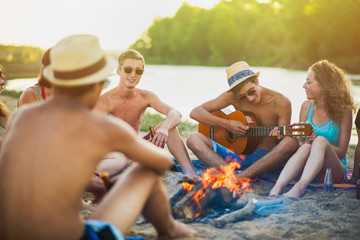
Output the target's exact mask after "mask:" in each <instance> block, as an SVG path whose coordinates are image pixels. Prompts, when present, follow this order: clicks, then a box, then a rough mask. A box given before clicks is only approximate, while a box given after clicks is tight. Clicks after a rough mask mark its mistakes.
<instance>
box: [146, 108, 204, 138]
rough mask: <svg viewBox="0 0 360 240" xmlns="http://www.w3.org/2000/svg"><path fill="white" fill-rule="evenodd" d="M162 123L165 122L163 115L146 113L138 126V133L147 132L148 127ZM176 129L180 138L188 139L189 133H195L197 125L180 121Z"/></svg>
mask: <svg viewBox="0 0 360 240" xmlns="http://www.w3.org/2000/svg"><path fill="white" fill-rule="evenodd" d="M162 121H165V117H164V116H163V115H161V114H158V113H150V112H148V111H146V112H145V115H144V119H143V121H142V123H141V126H140V131H144V132H149V127H150V126H153V127H156V126H157V125H158V124H159V123H160V122H162ZM177 128H178V130H179V132H180V135H181V136H182V137H188V136H189V134H190V133H191V132H194V131H197V124H194V123H191V122H190V121H188V120H186V121H181V122H180V124H179V125H178V127H177Z"/></svg>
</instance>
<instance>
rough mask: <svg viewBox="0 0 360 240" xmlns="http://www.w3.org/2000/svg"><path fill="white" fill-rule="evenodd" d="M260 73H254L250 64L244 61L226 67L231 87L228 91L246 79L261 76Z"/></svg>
mask: <svg viewBox="0 0 360 240" xmlns="http://www.w3.org/2000/svg"><path fill="white" fill-rule="evenodd" d="M259 74H260V72H257V73H254V72H253V71H252V70H251V69H250V67H249V64H247V63H246V62H244V61H240V62H236V63H234V64H232V65H231V66H230V67H228V68H227V69H226V75H227V78H228V84H229V87H230V89H229V90H228V92H230V91H231V90H232V89H233V88H234V87H236V86H237V85H239V84H240V83H242V82H243V81H245V80H246V79H249V78H251V77H257V76H259Z"/></svg>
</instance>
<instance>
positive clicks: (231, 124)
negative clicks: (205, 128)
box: [187, 61, 298, 178]
mask: <svg viewBox="0 0 360 240" xmlns="http://www.w3.org/2000/svg"><path fill="white" fill-rule="evenodd" d="M226 72H227V76H228V84H229V86H230V89H229V90H228V91H226V92H224V93H222V94H220V95H219V96H218V97H217V98H215V99H212V100H210V101H207V102H205V103H203V104H202V105H200V106H198V107H196V108H194V109H193V110H192V111H191V113H190V117H191V118H193V119H194V120H196V121H198V122H200V123H203V124H206V125H212V126H215V127H218V128H224V129H225V130H228V131H229V132H231V133H233V134H234V135H237V136H243V135H244V134H245V133H246V132H247V130H248V129H249V127H248V126H247V125H245V124H243V123H242V122H241V121H236V120H228V119H225V118H221V117H218V116H214V115H213V114H211V112H213V111H217V110H221V109H223V108H226V107H228V106H230V105H231V106H233V107H234V108H235V110H237V111H240V112H244V111H250V112H252V113H253V114H254V115H255V118H256V120H257V122H258V125H259V126H283V125H289V124H290V119H291V103H290V101H289V99H287V98H286V97H285V96H283V95H282V94H280V93H278V92H275V91H273V90H270V89H267V88H265V87H262V86H261V85H260V84H259V80H258V76H259V74H260V73H259V72H257V73H254V72H253V71H252V70H251V69H250V67H249V65H248V64H247V63H246V62H243V61H241V62H237V63H234V64H233V65H231V66H230V67H229V68H228V69H227V70H226ZM187 146H188V147H189V148H190V149H191V150H192V151H193V153H194V154H195V155H196V156H197V157H198V158H199V160H200V161H201V162H202V163H203V164H204V165H206V166H208V167H214V166H215V167H217V166H220V165H226V164H228V162H231V161H237V162H239V163H240V165H241V170H242V172H241V173H239V174H238V177H246V178H254V177H257V176H260V175H264V174H266V173H270V174H268V175H267V176H269V177H270V176H271V177H273V176H274V175H275V177H276V175H278V174H279V173H280V170H281V169H279V167H281V165H283V164H284V163H285V162H286V161H287V160H288V159H289V158H290V157H291V156H292V154H293V153H294V152H295V151H296V149H297V147H298V141H297V140H296V139H294V138H291V137H282V136H280V133H279V130H278V129H277V128H275V129H273V130H272V131H271V132H270V134H269V136H267V137H259V138H258V144H257V148H256V149H255V152H253V153H252V154H247V155H240V156H239V155H237V154H235V153H234V152H232V151H231V150H229V149H227V148H225V147H224V146H221V145H220V144H219V143H216V142H215V141H213V140H210V138H208V137H206V136H205V135H203V134H201V133H193V134H191V135H190V136H189V138H188V140H187Z"/></svg>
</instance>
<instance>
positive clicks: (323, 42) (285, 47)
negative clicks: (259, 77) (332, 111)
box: [130, 0, 360, 73]
mask: <svg viewBox="0 0 360 240" xmlns="http://www.w3.org/2000/svg"><path fill="white" fill-rule="evenodd" d="M359 10H360V1H359V0H341V1H339V0H269V1H267V2H258V1H257V0H219V2H218V4H216V5H215V6H214V7H213V8H211V9H203V8H199V7H193V6H190V5H188V4H187V3H184V4H183V5H182V6H181V7H180V8H179V9H178V11H177V12H176V14H175V16H174V17H166V18H157V19H155V20H154V22H153V24H152V25H151V26H150V27H149V28H148V30H147V32H146V33H144V34H143V35H142V36H141V37H140V38H139V39H138V40H137V41H136V42H135V43H134V44H133V45H132V46H130V47H131V48H134V49H136V50H138V51H140V52H141V53H142V54H143V55H144V56H145V59H146V61H147V63H150V64H176V65H210V66H211V65H220V66H228V65H230V64H232V63H234V62H236V61H239V60H245V61H247V62H248V63H249V64H250V65H253V66H276V67H285V68H292V69H306V68H308V67H309V66H310V65H311V64H313V63H314V62H316V61H318V60H320V59H328V60H329V61H332V62H334V63H336V64H337V65H339V66H340V67H342V68H344V69H345V70H346V71H347V72H349V73H360V46H359V43H360V31H359V30H360V25H359V23H360V14H358V11H359Z"/></svg>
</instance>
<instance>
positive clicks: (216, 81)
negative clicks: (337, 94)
mask: <svg viewBox="0 0 360 240" xmlns="http://www.w3.org/2000/svg"><path fill="white" fill-rule="evenodd" d="M225 69H226V67H205V66H168V65H148V66H146V68H145V72H144V74H143V76H142V78H141V81H140V83H139V85H138V87H139V88H143V89H147V90H150V91H153V92H155V93H156V94H157V95H158V96H159V97H160V99H161V100H162V101H164V102H166V103H168V104H169V105H171V106H173V107H175V108H176V109H178V110H179V111H180V112H181V113H182V115H183V119H189V113H190V111H191V110H192V109H193V108H194V107H196V106H197V105H199V104H201V103H203V102H205V101H207V100H209V99H212V98H215V97H217V96H218V95H219V94H220V93H222V92H224V91H226V90H227V89H228V84H227V79H226V72H225ZM253 70H254V71H255V72H257V71H260V76H259V81H260V84H261V85H263V86H265V87H267V88H270V89H273V90H276V91H278V92H280V93H282V94H284V95H285V96H286V97H288V98H289V99H290V101H291V103H292V112H293V113H292V122H297V121H298V119H299V111H300V106H301V103H302V102H303V101H304V100H306V95H305V91H304V89H303V88H302V86H303V84H304V82H305V79H306V74H307V73H306V71H293V70H287V69H283V68H273V67H253ZM348 77H349V78H352V79H360V75H349V76H348ZM109 80H110V83H109V85H108V86H107V87H106V88H105V89H104V92H106V91H108V90H109V89H111V88H113V87H115V86H117V84H118V82H119V76H117V75H116V74H114V75H112V76H111V77H110V78H109ZM36 82H37V80H36V79H14V80H11V81H7V85H6V87H5V88H6V89H8V90H11V89H14V90H24V89H25V88H26V87H28V86H31V85H34V84H35V83H36ZM351 91H352V94H353V96H354V99H355V102H356V104H357V105H360V87H359V86H352V87H351Z"/></svg>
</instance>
